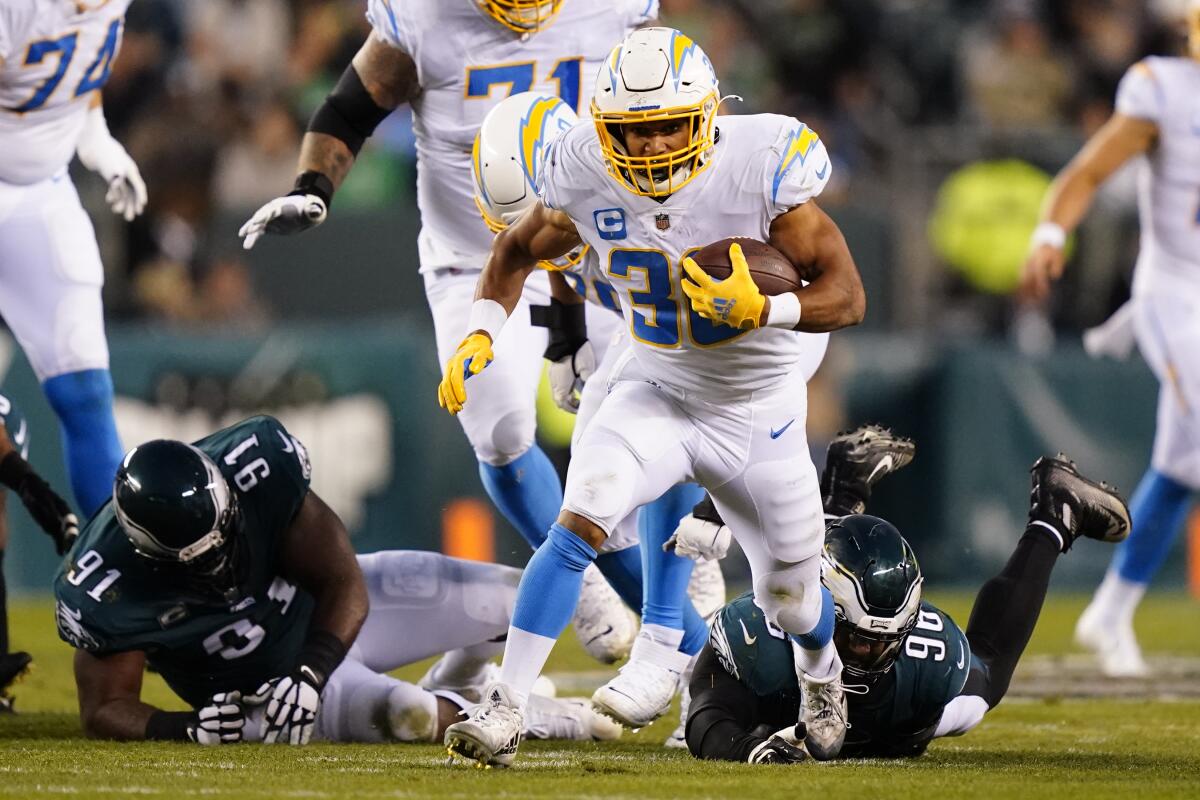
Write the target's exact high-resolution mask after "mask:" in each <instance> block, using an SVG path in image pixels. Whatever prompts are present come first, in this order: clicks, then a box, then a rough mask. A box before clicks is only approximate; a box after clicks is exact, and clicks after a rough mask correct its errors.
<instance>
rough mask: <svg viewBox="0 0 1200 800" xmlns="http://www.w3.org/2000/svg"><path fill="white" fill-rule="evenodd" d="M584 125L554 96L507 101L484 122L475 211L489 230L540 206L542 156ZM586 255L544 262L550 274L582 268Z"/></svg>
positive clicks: (475, 171)
mask: <svg viewBox="0 0 1200 800" xmlns="http://www.w3.org/2000/svg"><path fill="white" fill-rule="evenodd" d="M578 121H579V117H578V116H577V115H576V114H575V112H574V111H572V110H571V107H570V106H568V105H567V104H566V103H564V102H563V101H562V100H561V99H559V98H558V97H556V96H554V95H549V94H540V93H538V92H521V93H520V94H514V95H513V96H512V97H508V98H505V99H504V100H502V101H501V102H500V103H499V104H498V105H497V106H496V107H495V108H493V109H492V110H491V111H489V112H488V115H487V116H486V117H484V118H483V124H482V125H481V126H480V127H479V133H478V134H476V135H475V146H474V147H473V148H472V152H471V176H472V178H474V180H475V205H476V206H477V207H478V208H479V213H480V214H481V215H482V216H483V221H484V224H486V225H487V226H488V228H489V229H490V230H491V231H492V232H493V233H499V232H500V231H502V230H504V229H505V228H507V227H508V226H509V225H511V224H512V223H513V222H515V221H516V220H517V218H518V217H520V216H521V215H522V214H523V213H525V211H526V210H527V209H529V208H530V207H532V206H533V204H534V203H536V202H537V199H538V197H537V181H538V175H539V173H540V171H541V164H542V156H543V155H544V154H545V152H546V148H547V147H548V146H549V145H550V142H552V141H553V140H554V139H555V138H556V137H558V136H559V135H561V134H562V133H563V132H564V131H566V130H567V129H568V128H571V127H572V126H574V125H575V123H577V122H578ZM582 257H583V249H582V248H581V249H580V250H577V251H574V252H573V253H570V254H568V255H567V256H565V257H564V258H563V259H556V260H555V261H553V262H551V261H544V262H540V263H539V266H541V267H543V268H545V269H552V270H559V269H566V268H567V267H570V266H573V265H574V264H577V263H579V261H580V259H581V258H582Z"/></svg>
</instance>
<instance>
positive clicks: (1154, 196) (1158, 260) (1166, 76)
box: [1117, 57, 1200, 283]
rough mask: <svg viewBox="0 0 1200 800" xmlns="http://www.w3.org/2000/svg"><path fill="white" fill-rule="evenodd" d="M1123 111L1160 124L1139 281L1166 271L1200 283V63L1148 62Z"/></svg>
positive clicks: (1127, 80)
mask: <svg viewBox="0 0 1200 800" xmlns="http://www.w3.org/2000/svg"><path fill="white" fill-rule="evenodd" d="M1117 111H1118V112H1119V113H1121V114H1125V115H1127V116H1130V117H1137V118H1138V119H1144V120H1149V121H1150V122H1153V123H1155V124H1156V125H1157V126H1158V143H1157V145H1156V146H1155V147H1154V149H1153V150H1151V151H1150V153H1149V154H1148V157H1147V163H1146V164H1145V165H1144V166H1143V167H1142V170H1141V174H1140V175H1139V176H1138V210H1139V216H1140V218H1141V228H1142V257H1141V258H1140V259H1139V261H1138V265H1139V266H1138V270H1137V272H1138V273H1139V274H1138V275H1136V276H1135V282H1136V281H1142V280H1147V279H1152V278H1153V275H1154V274H1155V273H1158V272H1159V271H1162V272H1164V273H1169V274H1171V275H1172V276H1174V277H1179V278H1185V279H1187V280H1191V281H1195V282H1198V283H1200V61H1196V60H1194V59H1191V58H1160V57H1154V58H1147V59H1146V60H1145V61H1142V62H1141V63H1138V64H1135V65H1134V66H1133V67H1131V68H1130V69H1129V71H1128V72H1127V73H1125V77H1124V78H1123V79H1122V80H1121V86H1120V88H1119V89H1118V90H1117Z"/></svg>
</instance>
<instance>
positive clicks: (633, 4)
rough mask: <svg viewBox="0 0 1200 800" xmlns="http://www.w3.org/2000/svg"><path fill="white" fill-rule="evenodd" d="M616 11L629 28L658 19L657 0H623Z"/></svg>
mask: <svg viewBox="0 0 1200 800" xmlns="http://www.w3.org/2000/svg"><path fill="white" fill-rule="evenodd" d="M617 11H618V12H619V13H620V14H621V16H622V18H623V19H624V21H625V24H626V25H627V26H629V27H630V28H636V27H638V26H639V25H645V24H646V23H647V22H650V21H651V20H656V19H658V0H623V2H621V3H620V4H618V7H617Z"/></svg>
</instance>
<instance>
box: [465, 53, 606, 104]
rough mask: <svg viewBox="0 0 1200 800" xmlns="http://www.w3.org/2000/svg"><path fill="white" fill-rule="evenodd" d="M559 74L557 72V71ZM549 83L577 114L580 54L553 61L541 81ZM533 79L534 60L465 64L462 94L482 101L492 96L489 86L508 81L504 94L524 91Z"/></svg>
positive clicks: (580, 90) (532, 82)
mask: <svg viewBox="0 0 1200 800" xmlns="http://www.w3.org/2000/svg"><path fill="white" fill-rule="evenodd" d="M560 73H561V74H560ZM550 82H553V83H554V86H555V91H554V93H555V94H556V95H558V96H559V98H560V99H561V100H562V101H563V102H564V103H566V104H567V105H569V106H570V107H571V110H573V111H574V112H576V113H579V97H580V94H581V92H582V89H583V56H565V57H563V58H560V59H558V60H557V61H555V62H554V65H553V66H552V67H551V69H550V74H549V75H548V76H547V77H546V80H545V83H550ZM537 83H542V81H539V80H538V79H537V62H536V61H511V62H508V63H506V64H489V65H487V66H482V67H470V66H469V67H467V79H466V83H465V85H464V86H463V97H464V98H466V99H468V100H486V99H487V98H489V97H491V96H492V87H493V86H497V85H503V84H508V94H506V95H505V97H511V96H512V95H514V94H520V93H521V92H528V91H530V90H531V89H533V86H534V84H537Z"/></svg>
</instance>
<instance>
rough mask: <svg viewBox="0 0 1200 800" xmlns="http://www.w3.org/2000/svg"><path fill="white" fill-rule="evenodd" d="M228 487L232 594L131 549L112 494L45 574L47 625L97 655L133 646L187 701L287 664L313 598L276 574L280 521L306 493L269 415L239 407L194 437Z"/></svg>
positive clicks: (303, 463)
mask: <svg viewBox="0 0 1200 800" xmlns="http://www.w3.org/2000/svg"><path fill="white" fill-rule="evenodd" d="M195 446H196V447H198V448H199V449H200V450H202V451H204V452H205V453H206V454H207V455H208V456H209V457H210V458H212V459H213V461H215V462H216V464H217V467H218V468H219V469H220V470H221V473H222V474H223V475H224V476H225V479H226V480H227V481H228V482H229V487H230V489H231V490H232V492H233V494H234V496H235V497H236V498H237V504H238V510H239V515H240V519H241V521H240V533H239V535H240V537H241V542H242V544H243V546H244V550H243V551H242V553H241V570H242V572H243V573H244V577H239V586H240V587H241V588H242V592H241V596H240V597H239V598H237V599H236V600H234V601H232V603H226V604H221V603H217V602H214V601H213V600H207V601H200V600H197V599H196V598H195V597H192V596H189V594H188V593H187V591H186V590H184V589H183V588H181V586H180V583H179V578H178V573H173V572H172V571H171V570H170V567H169V565H159V564H156V563H155V562H154V561H151V560H150V559H148V558H146V557H144V556H141V555H138V554H137V553H136V552H135V551H134V549H133V546H132V544H131V543H130V541H129V539H128V537H126V536H125V533H124V532H123V531H122V530H121V526H120V523H118V522H117V520H116V515H115V514H114V513H113V507H112V501H111V500H110V501H109V502H108V503H105V504H104V505H103V506H101V508H100V510H99V511H97V512H96V515H95V516H93V517H92V519H91V520H89V521H88V523H87V525H85V526H84V529H83V531H82V532H81V533H80V535H79V539H78V540H77V541H76V543H75V545H74V546H73V547H72V548H71V552H70V553H69V554H68V556H67V558H66V559H65V560H64V561H63V564H62V566H61V567H59V571H58V573H57V574H56V575H55V577H54V594H55V599H56V601H57V603H56V616H57V621H58V631H59V636H60V637H61V638H62V639H63V640H65V641H66V642H67V643H68V644H71V645H73V646H75V647H78V648H80V649H83V650H86V651H88V652H89V653H92V654H93V655H97V656H105V655H109V654H112V653H119V652H125V651H133V650H137V651H142V652H144V653H145V654H146V657H147V660H148V662H149V663H150V665H151V666H153V667H154V668H155V669H156V670H158V672H159V673H160V674H161V675H162V676H163V678H164V679H165V680H166V682H167V683H168V684H169V685H170V686H171V688H172V689H174V690H175V692H176V693H177V694H178V695H179V696H180V697H182V698H183V699H184V700H186V701H187V702H189V703H191V704H192V705H197V704H200V703H202V702H203V701H204V700H206V699H207V698H208V697H210V696H211V695H212V694H214V693H216V692H223V691H229V690H231V689H241V690H244V691H247V692H252V691H254V690H255V689H256V688H258V686H259V685H261V684H262V683H263V682H264V681H266V680H269V679H271V678H276V677H279V676H280V675H284V674H287V673H288V672H289V671H291V668H292V665H293V663H294V661H295V659H296V656H297V655H298V654H299V652H300V648H301V647H302V646H303V643H304V638H305V637H306V636H307V634H308V623H309V619H310V617H311V615H312V609H313V599H312V597H311V596H310V595H309V594H308V593H307V592H305V591H304V590H303V589H300V588H298V587H296V586H293V585H292V584H290V583H288V582H287V581H286V580H285V579H284V578H282V577H281V576H280V574H279V573H280V571H281V568H280V562H281V557H282V552H283V545H284V540H285V533H286V532H287V530H288V528H289V527H290V525H291V522H292V518H293V517H294V516H295V515H296V512H297V511H298V510H299V509H300V504H301V503H303V502H304V498H305V496H306V495H307V494H308V483H309V472H310V470H309V465H308V455H307V453H306V452H305V450H304V447H303V445H301V444H300V442H298V441H297V440H296V439H295V438H293V437H292V436H291V435H289V434H288V432H287V430H286V429H285V428H284V427H283V426H282V425H281V424H280V423H279V421H278V420H276V419H274V418H272V417H267V416H260V417H251V418H250V419H247V420H245V421H243V422H239V423H237V424H235V425H232V426H230V427H228V428H225V429H224V430H221V431H217V432H216V433H214V434H212V435H210V436H206V437H205V438H203V439H201V440H200V441H198V442H196V443H195Z"/></svg>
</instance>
